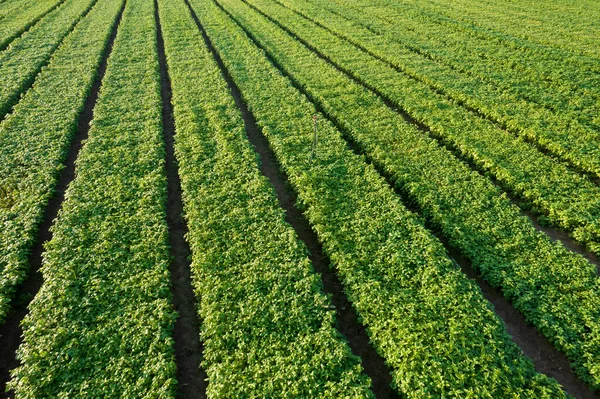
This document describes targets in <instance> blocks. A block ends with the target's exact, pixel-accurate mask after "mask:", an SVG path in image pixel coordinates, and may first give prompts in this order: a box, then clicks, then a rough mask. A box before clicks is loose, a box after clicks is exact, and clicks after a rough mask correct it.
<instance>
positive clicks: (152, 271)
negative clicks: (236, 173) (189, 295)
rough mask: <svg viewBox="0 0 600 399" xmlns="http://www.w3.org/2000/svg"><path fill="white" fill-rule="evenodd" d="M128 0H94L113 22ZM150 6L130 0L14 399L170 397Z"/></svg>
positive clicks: (54, 244)
mask: <svg viewBox="0 0 600 399" xmlns="http://www.w3.org/2000/svg"><path fill="white" fill-rule="evenodd" d="M121 4H122V0H109V1H102V2H99V3H98V7H99V9H98V11H97V14H96V15H97V17H99V18H104V21H105V24H104V25H102V26H103V28H104V29H105V28H106V27H107V26H110V23H108V24H107V23H106V21H107V20H108V21H110V20H112V19H114V15H115V13H116V11H118V9H119V8H120V7H121ZM159 85H160V82H159V72H158V58H157V53H156V29H155V25H154V7H153V3H152V2H149V1H146V0H128V1H127V6H126V9H125V12H124V14H123V20H122V23H121V24H120V27H119V31H118V35H117V38H116V41H115V44H114V49H113V52H112V54H111V56H110V60H109V64H108V68H107V71H106V76H105V77H104V80H103V84H102V89H101V92H100V96H99V98H98V102H97V104H96V107H95V109H94V124H93V126H92V128H91V129H90V132H89V138H88V140H86V142H85V145H84V147H83V148H82V150H81V152H80V155H79V158H78V159H77V176H76V178H75V180H73V182H72V183H71V185H70V186H69V189H68V191H67V194H66V197H67V199H66V201H65V202H64V203H63V207H62V209H61V212H60V214H59V217H58V219H57V221H56V224H55V225H54V229H53V233H54V236H53V238H52V240H51V241H50V242H49V243H48V245H47V247H46V253H45V263H44V266H43V268H42V272H43V275H44V285H43V287H42V289H41V290H40V292H39V293H38V295H37V296H36V297H35V299H34V300H33V302H32V303H31V305H30V313H29V315H28V316H27V317H26V319H25V320H24V322H23V329H24V337H25V338H24V343H23V344H22V345H21V347H20V349H19V352H18V356H19V358H20V360H21V362H22V363H23V365H22V366H21V367H19V368H18V369H17V370H16V371H15V372H14V376H15V379H14V380H13V381H12V385H11V386H12V387H13V388H15V389H16V397H17V398H60V397H68V396H77V397H90V398H167V397H174V390H175V384H176V381H175V378H174V376H175V362H174V356H173V349H172V346H173V340H172V338H171V330H172V328H173V323H174V320H175V313H174V312H173V310H172V305H171V301H170V299H171V293H170V291H169V285H170V279H169V269H168V266H169V251H168V239H167V223H166V221H165V210H164V207H165V197H166V179H165V175H164V146H163V139H162V135H161V132H162V129H161V98H160V91H159V87H160V86H159Z"/></svg>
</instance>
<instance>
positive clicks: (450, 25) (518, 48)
mask: <svg viewBox="0 0 600 399" xmlns="http://www.w3.org/2000/svg"><path fill="white" fill-rule="evenodd" d="M355 4H356V5H358V6H361V5H362V6H364V5H365V4H367V3H366V2H363V1H362V0H360V1H359V2H358V3H355ZM368 4H369V5H370V6H375V7H376V8H380V9H388V10H389V11H390V14H388V15H393V16H395V15H396V14H398V15H405V14H407V15H412V16H413V18H416V19H418V20H423V21H425V20H428V21H431V22H434V23H436V24H439V25H442V26H444V27H446V28H447V29H449V30H451V31H453V32H460V33H461V34H463V35H464V36H465V38H466V39H467V40H470V39H471V38H477V39H482V40H487V41H488V42H490V43H494V44H496V43H497V44H500V45H502V46H503V47H505V48H507V49H513V50H515V55H516V54H520V55H521V56H522V58H521V60H519V58H518V56H517V57H511V61H513V62H514V63H509V64H507V65H508V66H509V67H511V68H515V69H519V70H523V71H524V72H525V71H527V70H528V69H529V71H528V72H526V73H536V74H537V76H538V77H540V78H545V80H552V81H554V82H556V83H559V82H560V81H561V80H562V79H572V81H573V82H576V83H577V85H578V86H580V87H586V86H587V87H593V86H592V85H590V84H591V83H592V82H594V81H596V82H597V80H598V77H597V76H595V75H596V74H597V72H600V66H599V65H598V61H597V58H596V57H589V56H584V55H579V54H575V53H573V52H570V51H564V50H562V49H558V48H552V47H548V46H544V45H540V44H537V43H534V42H532V41H528V40H522V39H519V38H515V37H514V36H511V35H507V34H505V33H503V32H502V31H501V30H500V31H498V30H496V31H494V30H492V29H486V28H485V27H483V26H478V25H477V24H473V22H472V21H465V20H461V18H453V17H449V16H447V15H445V12H444V11H443V10H442V9H441V8H440V7H437V8H435V9H433V10H432V9H431V8H430V9H427V7H421V5H420V4H419V5H416V4H414V2H413V4H412V5H408V4H407V3H404V4H402V5H399V4H398V2H395V1H392V0H374V2H373V3H368ZM407 5H408V6H407ZM361 8H362V7H361ZM447 9H448V8H446V10H447ZM490 57H491V59H493V60H494V61H496V60H499V61H501V59H500V58H496V56H495V55H494V54H490ZM542 60H543V62H540V61H542ZM529 62H532V63H533V64H532V67H533V66H535V68H527V65H528V63H529ZM590 72H591V73H590Z"/></svg>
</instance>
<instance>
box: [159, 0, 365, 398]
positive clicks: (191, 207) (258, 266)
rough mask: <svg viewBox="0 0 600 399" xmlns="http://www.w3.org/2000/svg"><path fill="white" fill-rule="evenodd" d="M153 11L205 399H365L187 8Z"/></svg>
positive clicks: (361, 381)
mask: <svg viewBox="0 0 600 399" xmlns="http://www.w3.org/2000/svg"><path fill="white" fill-rule="evenodd" d="M159 10H160V20H161V27H162V30H163V35H164V40H165V50H166V53H167V60H168V67H169V75H170V78H171V83H172V88H173V100H172V101H173V106H174V114H175V124H176V136H175V137H176V143H175V150H176V155H177V159H178V163H179V172H180V176H181V182H182V189H183V197H184V210H185V216H186V219H187V221H188V225H189V233H188V234H187V239H188V240H189V242H190V247H191V249H192V265H191V268H192V274H193V282H194V289H195V292H196V294H197V298H198V301H199V315H200V318H201V320H202V326H201V335H202V342H203V348H204V349H203V366H204V369H205V370H206V372H207V374H208V379H209V384H208V392H207V394H208V396H209V397H213V398H224V397H265V398H267V397H268V398H275V397H319V398H339V397H347V398H350V397H353V398H354V397H355V398H365V397H372V394H371V392H370V391H369V385H370V381H369V379H368V377H366V376H364V375H363V374H362V373H361V366H360V364H359V361H358V359H357V358H356V357H355V356H353V355H352V353H351V351H350V348H349V347H348V345H347V344H346V343H345V342H344V340H343V339H342V337H341V336H340V334H339V333H338V332H337V331H336V329H335V327H334V321H335V312H334V311H333V310H331V305H330V302H329V300H328V298H327V297H326V296H325V295H324V294H323V293H322V283H321V280H320V278H319V276H318V275H316V274H315V273H314V271H313V269H312V265H311V264H310V262H309V260H308V257H307V251H306V248H305V247H304V245H303V244H302V243H301V242H299V240H298V238H297V237H296V236H295V233H294V230H293V229H292V228H291V226H289V225H288V224H287V223H286V222H285V214H284V212H283V210H282V209H281V208H279V205H278V203H277V199H276V197H275V193H274V190H273V187H272V186H271V185H270V184H269V182H268V180H267V179H266V178H265V177H264V176H262V175H261V173H260V171H259V167H258V163H259V160H258V159H257V155H256V154H255V152H254V151H253V149H252V146H251V145H250V142H249V141H248V139H247V137H246V136H245V130H244V123H243V121H242V118H241V115H240V113H239V111H238V110H237V108H236V105H235V102H234V100H233V97H232V96H231V94H230V92H229V89H228V88H227V84H226V82H225V80H224V79H223V77H222V76H221V72H220V69H219V67H218V66H217V63H216V62H215V61H214V60H213V59H212V56H211V54H210V52H209V50H208V49H207V48H206V46H205V45H204V41H203V37H202V34H201V32H200V31H199V30H198V28H197V27H196V25H195V23H194V20H193V19H192V16H191V14H190V11H189V9H188V8H187V6H186V4H185V3H184V1H183V0H177V1H167V0H160V1H159Z"/></svg>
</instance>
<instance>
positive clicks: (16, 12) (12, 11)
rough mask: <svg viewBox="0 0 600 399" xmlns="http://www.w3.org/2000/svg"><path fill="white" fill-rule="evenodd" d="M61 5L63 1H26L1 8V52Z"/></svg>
mask: <svg viewBox="0 0 600 399" xmlns="http://www.w3.org/2000/svg"><path fill="white" fill-rule="evenodd" d="M61 3H62V1H61V0H39V1H38V0H24V1H19V2H17V1H14V2H11V3H10V4H3V7H2V8H0V50H2V49H4V48H6V46H8V44H9V43H10V42H11V41H12V40H13V39H14V38H15V37H17V36H19V35H20V34H21V33H23V32H24V31H25V30H27V29H28V28H29V27H31V26H32V25H33V24H35V23H36V22H37V21H39V20H40V18H42V17H43V16H44V15H46V14H47V13H48V12H49V11H51V10H52V9H53V8H55V7H56V6H58V5H59V4H61Z"/></svg>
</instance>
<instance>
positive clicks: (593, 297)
mask: <svg viewBox="0 0 600 399" xmlns="http://www.w3.org/2000/svg"><path fill="white" fill-rule="evenodd" d="M256 3H258V0H257V1H256ZM220 4H221V5H222V6H223V7H225V8H226V9H227V11H228V12H229V13H231V15H232V16H233V17H234V18H235V19H236V20H237V21H238V23H239V24H241V25H242V26H243V27H244V28H245V30H246V31H247V32H248V33H249V34H250V35H251V36H252V37H253V38H254V40H255V41H257V42H258V43H260V44H261V46H262V47H263V49H264V50H265V51H266V53H267V54H269V56H270V57H271V58H272V60H273V62H275V63H276V64H277V65H278V66H279V68H280V69H281V70H283V71H285V72H286V73H287V74H288V75H289V76H290V78H291V79H293V80H294V82H295V84H296V85H297V86H298V87H301V88H302V90H303V91H304V92H306V93H307V95H309V96H310V98H311V99H312V100H313V101H315V102H316V103H318V104H319V105H320V107H321V108H322V109H323V110H324V112H326V113H327V114H328V116H329V117H331V118H332V120H334V121H336V123H337V124H338V126H340V127H341V128H342V129H343V131H344V132H345V133H346V134H347V135H348V136H349V137H350V139H351V140H352V141H353V142H355V143H356V144H357V145H358V146H359V148H360V149H362V150H363V151H364V152H365V153H366V155H367V156H368V157H369V158H370V160H372V161H373V162H375V164H376V165H377V166H378V168H379V169H380V170H382V171H383V172H385V174H386V175H389V176H390V178H391V179H392V180H393V181H394V183H395V184H396V185H397V186H398V187H399V188H400V189H401V190H402V191H403V192H404V193H405V194H406V195H407V196H408V197H409V198H410V199H411V200H412V201H413V202H414V203H416V204H417V205H418V207H419V208H420V209H421V211H422V212H423V215H424V216H425V217H427V218H428V219H430V220H431V221H432V223H433V225H434V226H435V227H436V228H438V229H439V230H440V231H441V232H442V233H443V235H444V236H445V237H446V238H448V240H449V241H450V243H451V245H452V246H454V247H455V248H457V249H459V250H460V251H461V253H462V254H463V255H464V256H465V257H466V258H468V259H470V260H471V261H472V263H473V265H474V266H475V267H476V268H477V269H479V270H480V272H481V273H482V275H483V276H484V278H485V279H486V280H487V281H489V282H490V283H491V284H492V285H494V286H499V287H501V288H502V289H503V293H504V294H505V296H506V297H507V298H508V299H509V300H511V301H512V302H513V304H514V305H515V307H516V308H517V309H519V310H520V311H521V312H522V313H523V314H524V315H525V316H526V318H527V319H528V321H530V322H531V323H533V324H534V325H535V326H536V327H537V328H538V330H539V331H540V332H541V333H542V334H543V335H545V336H546V337H548V339H550V340H551V342H553V343H554V345H555V346H556V347H557V348H559V349H560V350H562V351H564V352H565V353H567V355H568V356H569V358H570V360H571V362H572V364H573V365H574V368H575V370H576V371H577V373H578V374H579V375H580V376H581V377H582V378H583V379H585V380H586V381H587V382H588V383H590V384H591V385H593V386H595V387H598V386H599V385H600V370H599V369H598V364H597V361H596V360H597V359H598V357H599V356H600V339H599V338H598V337H599V336H600V335H599V333H600V322H598V320H600V292H599V281H600V279H599V278H598V276H597V274H596V273H597V272H596V269H595V267H594V265H592V264H590V263H588V262H586V261H585V260H584V259H583V258H582V257H581V256H579V255H576V254H573V253H571V252H569V251H568V250H566V249H565V248H564V247H563V246H562V245H560V244H557V243H553V242H552V241H550V239H549V238H548V237H547V236H545V235H544V234H542V233H539V232H537V231H536V230H535V229H534V227H533V226H532V225H531V222H530V221H529V220H528V219H527V218H526V217H524V216H521V215H520V210H519V209H518V208H517V207H516V206H514V205H512V204H510V202H509V201H508V199H507V198H506V197H505V196H504V195H502V194H501V192H499V190H498V189H497V188H496V187H494V185H493V184H492V183H491V182H490V181H489V180H487V179H486V178H485V177H483V176H481V175H479V174H477V173H475V172H473V171H471V170H470V169H469V168H468V167H467V166H466V165H464V164H463V163H462V162H460V161H458V160H457V159H456V158H454V157H453V156H452V154H451V153H449V152H448V151H447V150H445V149H444V148H441V147H440V146H438V145H437V143H436V142H435V140H433V139H430V138H428V137H427V136H426V135H424V134H423V133H422V132H420V131H419V130H418V129H416V128H415V127H414V126H412V125H410V124H407V123H405V122H404V121H403V120H402V119H401V118H400V117H399V116H398V115H397V114H396V113H394V112H393V111H392V110H390V109H389V108H388V107H387V106H386V105H385V104H384V103H383V102H382V101H381V99H380V98H378V97H377V96H376V95H374V94H373V93H371V92H370V91H368V90H366V89H365V88H363V87H362V86H360V85H358V84H356V83H355V82H353V81H352V80H350V79H349V78H348V77H347V76H345V74H343V73H340V72H339V71H337V70H336V69H335V68H334V67H333V66H331V65H329V64H328V63H327V62H325V61H324V60H322V59H321V58H319V57H318V56H317V55H316V54H315V53H313V52H311V51H310V50H309V49H307V48H306V47H304V46H303V45H301V44H300V43H299V42H298V41H297V40H295V39H294V38H293V37H291V36H290V35H288V34H286V33H285V32H284V31H283V30H282V29H280V28H279V27H278V26H277V25H276V24H274V23H272V22H271V21H269V20H268V19H266V18H265V17H263V16H262V15H261V14H259V13H257V12H256V11H254V10H253V9H251V8H250V7H248V6H247V5H246V4H244V3H243V2H240V1H236V0H222V1H220ZM292 21H293V20H292V19H289V20H288V23H289V24H292ZM303 35H304V36H305V37H308V36H311V35H312V36H313V37H317V35H318V30H314V29H308V30H305V31H304V33H303ZM327 40H329V38H328V39H327ZM328 43H334V41H333V40H331V42H328ZM320 44H321V45H322V46H326V43H324V42H323V41H321V42H320ZM341 56H342V55H340V57H341ZM345 57H346V59H355V58H356V59H360V58H359V56H358V55H356V54H354V53H352V52H350V51H346V53H345ZM369 67H371V68H374V67H373V66H369V65H368V64H367V65H364V68H369ZM357 68H358V67H357ZM433 106H434V105H433V104H432V107H433ZM373 224H374V222H373ZM365 229H367V230H368V228H365Z"/></svg>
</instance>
